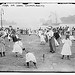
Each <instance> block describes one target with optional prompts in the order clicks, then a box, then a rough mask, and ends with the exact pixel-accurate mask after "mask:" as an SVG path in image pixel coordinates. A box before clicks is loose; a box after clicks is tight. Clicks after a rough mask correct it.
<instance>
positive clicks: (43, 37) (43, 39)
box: [40, 35, 46, 43]
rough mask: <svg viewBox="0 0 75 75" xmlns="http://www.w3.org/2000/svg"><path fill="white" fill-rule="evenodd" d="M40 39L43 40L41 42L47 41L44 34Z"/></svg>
mask: <svg viewBox="0 0 75 75" xmlns="http://www.w3.org/2000/svg"><path fill="white" fill-rule="evenodd" d="M40 41H41V43H45V42H46V41H45V36H44V35H41V36H40Z"/></svg>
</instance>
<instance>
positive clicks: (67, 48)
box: [61, 35, 72, 59]
mask: <svg viewBox="0 0 75 75" xmlns="http://www.w3.org/2000/svg"><path fill="white" fill-rule="evenodd" d="M62 43H64V45H63V47H62V52H61V54H62V59H63V58H64V56H67V59H70V58H69V56H70V55H71V54H72V53H71V46H72V42H71V40H70V39H69V35H66V39H63V40H62Z"/></svg>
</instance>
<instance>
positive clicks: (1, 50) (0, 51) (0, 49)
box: [0, 37, 5, 57]
mask: <svg viewBox="0 0 75 75" xmlns="http://www.w3.org/2000/svg"><path fill="white" fill-rule="evenodd" d="M0 55H1V57H3V56H5V40H4V38H2V37H0Z"/></svg>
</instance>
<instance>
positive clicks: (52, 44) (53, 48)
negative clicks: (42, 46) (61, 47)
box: [47, 30, 56, 51]
mask: <svg viewBox="0 0 75 75" xmlns="http://www.w3.org/2000/svg"><path fill="white" fill-rule="evenodd" d="M53 34H54V32H53V31H52V30H50V31H49V32H48V33H47V36H48V39H49V47H50V51H56V46H55V40H54V36H53Z"/></svg>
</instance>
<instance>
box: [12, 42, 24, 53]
mask: <svg viewBox="0 0 75 75" xmlns="http://www.w3.org/2000/svg"><path fill="white" fill-rule="evenodd" d="M22 48H23V44H22V42H21V41H17V42H15V44H14V46H13V51H12V52H14V53H15V52H17V53H19V54H22Z"/></svg>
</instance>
